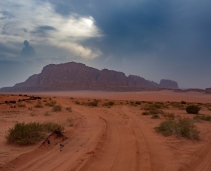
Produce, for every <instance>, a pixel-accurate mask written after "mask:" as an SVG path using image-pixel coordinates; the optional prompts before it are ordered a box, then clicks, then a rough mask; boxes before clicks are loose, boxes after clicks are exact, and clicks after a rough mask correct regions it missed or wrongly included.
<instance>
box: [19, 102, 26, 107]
mask: <svg viewBox="0 0 211 171" xmlns="http://www.w3.org/2000/svg"><path fill="white" fill-rule="evenodd" d="M17 106H18V107H26V105H25V104H24V103H18V104H17Z"/></svg>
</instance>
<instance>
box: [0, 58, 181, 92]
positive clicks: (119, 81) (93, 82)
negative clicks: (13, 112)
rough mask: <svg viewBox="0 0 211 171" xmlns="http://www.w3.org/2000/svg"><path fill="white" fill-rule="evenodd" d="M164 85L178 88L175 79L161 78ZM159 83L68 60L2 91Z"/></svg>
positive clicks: (138, 87)
mask: <svg viewBox="0 0 211 171" xmlns="http://www.w3.org/2000/svg"><path fill="white" fill-rule="evenodd" d="M161 87H162V88H173V89H174V88H178V85H177V83H176V82H174V81H169V80H168V81H161ZM159 88H160V85H159V84H157V83H155V82H153V81H149V80H146V79H144V78H142V77H140V76H135V75H129V76H128V77H127V76H126V75H125V74H124V73H123V72H117V71H113V70H108V69H103V70H101V71H100V70H98V69H95V68H92V67H88V66H86V65H85V64H81V63H75V62H69V63H64V64H58V65H55V64H50V65H47V66H45V67H44V68H43V70H42V72H41V73H40V74H35V75H32V76H31V77H29V78H28V79H27V80H26V81H25V82H22V83H18V84H16V85H15V86H13V87H5V88H2V89H0V91H2V92H13V91H16V92H18V91H67V90H106V91H138V90H143V89H159Z"/></svg>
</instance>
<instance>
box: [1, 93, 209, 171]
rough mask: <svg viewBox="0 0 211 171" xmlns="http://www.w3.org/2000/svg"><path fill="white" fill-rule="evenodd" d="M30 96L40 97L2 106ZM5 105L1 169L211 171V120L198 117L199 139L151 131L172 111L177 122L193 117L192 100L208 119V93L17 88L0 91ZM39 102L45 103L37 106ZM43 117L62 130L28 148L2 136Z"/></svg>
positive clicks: (196, 122)
mask: <svg viewBox="0 0 211 171" xmlns="http://www.w3.org/2000/svg"><path fill="white" fill-rule="evenodd" d="M20 94H21V95H20ZM22 94H27V95H28V96H23V95H22ZM32 95H34V96H35V95H36V96H39V97H41V98H42V99H38V100H26V101H23V102H19V103H16V104H10V103H7V104H5V101H18V100H21V99H28V98H29V97H30V96H32ZM52 101H53V102H55V103H56V104H57V105H60V106H61V107H62V109H61V111H53V107H52V106H50V105H48V104H49V103H51V102H52ZM181 101H183V103H181ZM155 102H158V103H157V104H160V105H161V106H160V107H159V110H160V111H162V112H161V113H158V116H159V118H158V119H152V117H151V116H152V115H142V113H143V112H145V111H146V109H145V108H146V106H147V105H149V104H154V103H155ZM0 103H1V104H0V116H1V118H0V130H1V131H0V171H8V170H15V171H37V170H39V171H50V170H51V171H53V170H54V171H89V170H90V171H93V170H96V171H107V170H111V171H141V170H143V171H202V170H203V171H210V170H211V149H210V146H211V130H210V126H211V122H210V121H194V124H195V125H196V127H197V129H198V130H199V131H200V133H199V137H200V138H199V140H192V139H188V138H184V137H180V136H175V135H171V136H166V137H165V136H163V135H161V134H159V133H158V132H157V131H156V130H155V129H154V128H155V127H156V126H158V125H159V124H160V123H161V122H162V121H165V120H167V118H166V116H168V114H169V113H171V114H173V116H174V118H173V119H174V120H178V119H179V118H190V119H191V120H192V119H193V117H194V115H193V114H187V113H186V111H185V107H186V106H187V105H189V104H196V105H198V106H200V107H201V110H200V111H199V114H200V115H206V116H211V96H210V95H207V94H204V93H200V92H186V93H177V92H173V91H146V92H123V93H120V92H118V93H117V92H100V91H99V92H93V91H80V92H77V91H73V92H41V93H40V92H37V93H21V92H20V93H18V94H13V95H10V94H2V95H0ZM38 103H39V104H41V105H40V107H36V105H37V104H38ZM47 103H48V104H47ZM46 121H51V122H55V123H58V124H61V125H63V126H64V128H65V129H64V131H63V132H62V135H57V134H55V133H49V134H48V135H47V136H46V137H45V138H44V139H43V140H41V141H40V142H38V143H36V144H34V145H27V146H20V145H15V144H9V143H8V142H7V140H6V138H5V135H6V134H7V130H8V129H9V128H11V127H13V126H14V125H15V123H16V122H25V123H29V122H40V123H43V122H46Z"/></svg>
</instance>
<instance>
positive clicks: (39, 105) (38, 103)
mask: <svg viewBox="0 0 211 171" xmlns="http://www.w3.org/2000/svg"><path fill="white" fill-rule="evenodd" d="M34 107H35V108H43V105H42V103H41V102H40V101H38V102H37V104H36V105H35V106H34Z"/></svg>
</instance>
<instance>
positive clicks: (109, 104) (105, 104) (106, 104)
mask: <svg viewBox="0 0 211 171" xmlns="http://www.w3.org/2000/svg"><path fill="white" fill-rule="evenodd" d="M113 105H115V103H114V102H112V101H109V102H105V103H103V105H102V106H113Z"/></svg>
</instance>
